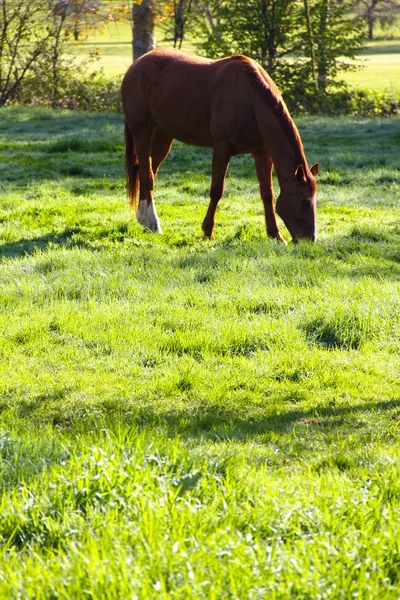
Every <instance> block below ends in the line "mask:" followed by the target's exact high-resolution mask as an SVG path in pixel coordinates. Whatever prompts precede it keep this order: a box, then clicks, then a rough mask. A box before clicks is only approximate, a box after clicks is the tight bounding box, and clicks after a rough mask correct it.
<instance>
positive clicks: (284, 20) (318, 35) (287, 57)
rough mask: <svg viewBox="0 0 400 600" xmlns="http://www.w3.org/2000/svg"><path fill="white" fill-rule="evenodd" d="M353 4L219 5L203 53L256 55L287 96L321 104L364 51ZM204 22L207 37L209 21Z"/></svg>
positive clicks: (235, 0) (237, 1)
mask: <svg viewBox="0 0 400 600" xmlns="http://www.w3.org/2000/svg"><path fill="white" fill-rule="evenodd" d="M353 4H354V2H351V1H346V2H343V3H335V2H330V0H314V1H313V2H308V3H304V2H298V1H294V0H273V1H271V2H264V0H251V1H250V2H248V1H246V2H244V1H242V0H231V1H229V2H222V3H218V4H217V5H216V7H215V9H214V20H215V22H216V23H217V25H215V26H214V27H213V30H212V32H211V35H209V36H208V37H207V38H205V39H204V41H202V42H200V48H201V49H202V51H203V52H204V53H205V54H207V55H208V56H213V57H219V56H223V55H226V54H230V53H242V54H246V55H248V56H251V57H252V58H254V59H256V60H257V61H259V62H260V63H261V64H262V65H263V66H264V67H265V68H266V69H267V71H268V72H269V74H270V75H271V76H272V77H273V79H274V80H275V81H276V83H277V84H278V86H279V87H280V88H281V89H282V90H283V92H284V93H286V96H287V97H290V98H294V97H295V96H296V95H299V94H300V95H304V94H306V95H310V94H311V95H313V96H314V97H315V100H316V102H322V100H323V98H324V97H325V96H326V94H327V92H328V91H331V90H332V89H333V88H334V86H335V85H338V83H340V82H339V81H338V74H339V73H340V71H343V70H348V69H350V68H352V67H351V63H350V61H351V60H352V59H354V57H355V56H356V55H357V54H358V53H359V52H360V50H361V48H362V29H361V25H360V21H359V20H355V19H350V18H349V10H350V8H351V6H352V5H353ZM199 23H200V24H202V25H203V33H204V23H205V22H204V20H200V21H199ZM315 57H317V60H316V59H315Z"/></svg>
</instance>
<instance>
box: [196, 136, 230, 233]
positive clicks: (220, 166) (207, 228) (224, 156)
mask: <svg viewBox="0 0 400 600" xmlns="http://www.w3.org/2000/svg"><path fill="white" fill-rule="evenodd" d="M230 158H231V151H230V147H229V146H228V145H227V144H220V145H218V146H214V149H213V156H212V177H211V188H210V198H211V199H210V204H209V205H208V209H207V213H206V216H205V218H204V221H203V225H202V229H203V233H204V236H205V237H207V238H212V237H213V231H214V223H215V211H216V210H217V206H218V202H219V201H220V198H221V196H222V194H223V193H224V183H225V175H226V171H227V169H228V166H229V161H230Z"/></svg>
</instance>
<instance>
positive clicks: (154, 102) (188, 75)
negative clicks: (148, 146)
mask: <svg viewBox="0 0 400 600" xmlns="http://www.w3.org/2000/svg"><path fill="white" fill-rule="evenodd" d="M250 63H252V61H250V60H249V59H247V58H245V57H242V56H236V57H228V58H226V59H221V60H217V61H213V60H209V59H201V58H197V57H191V56H187V55H185V54H184V53H181V52H177V51H171V50H154V51H152V52H149V53H148V54H146V55H144V56H143V57H142V58H140V59H139V60H137V61H135V63H133V65H132V66H131V67H130V69H129V70H128V72H127V74H126V75H125V78H124V80H123V83H122V100H123V106H124V113H125V117H126V119H127V121H128V123H129V125H130V127H131V129H133V130H136V129H138V128H140V127H141V126H142V124H143V123H144V122H146V121H147V122H149V120H151V121H152V122H153V123H154V125H155V126H157V127H159V128H160V129H162V130H163V131H165V133H167V134H168V135H170V137H171V138H176V139H178V140H181V141H183V142H186V143H189V144H194V145H199V146H208V147H212V146H213V145H214V144H215V143H216V142H218V140H219V139H222V138H224V139H226V138H229V136H232V135H234V137H237V138H240V139H241V140H242V142H243V139H244V137H246V135H247V137H254V135H256V129H257V124H256V120H255V118H254V114H253V110H252V96H253V94H252V86H251V83H250V82H249V76H248V70H249V67H250V68H251V64H250ZM253 130H254V131H253ZM233 132H235V134H233ZM239 132H240V133H239ZM246 132H247V133H246ZM249 134H251V135H250V136H249ZM243 136H244V137H243ZM249 141H250V140H249ZM232 143H234V140H232ZM245 145H246V144H245ZM241 150H242V149H239V150H238V151H241ZM243 150H245V149H244V148H243Z"/></svg>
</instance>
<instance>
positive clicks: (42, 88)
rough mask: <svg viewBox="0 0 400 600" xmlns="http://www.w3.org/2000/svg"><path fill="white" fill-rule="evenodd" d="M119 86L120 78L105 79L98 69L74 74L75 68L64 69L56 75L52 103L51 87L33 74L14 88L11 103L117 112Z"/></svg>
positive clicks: (119, 98)
mask: <svg viewBox="0 0 400 600" xmlns="http://www.w3.org/2000/svg"><path fill="white" fill-rule="evenodd" d="M120 85H121V78H118V79H109V78H107V77H105V76H104V73H103V72H102V71H100V72H98V73H87V74H84V75H80V76H79V77H78V76H77V73H76V70H75V69H71V70H65V71H64V72H62V73H61V74H60V78H59V81H58V86H57V101H56V103H55V102H54V93H53V89H52V88H51V87H50V86H49V85H47V82H46V80H45V79H40V80H39V81H38V78H37V77H30V78H27V79H26V80H25V81H24V85H23V86H21V87H20V88H19V89H18V93H17V94H16V96H15V98H14V99H13V101H12V104H26V105H29V106H45V107H48V108H55V107H57V108H68V109H71V110H85V111H93V112H99V111H110V112H121V110H122V105H121V96H120ZM10 104H11V102H10Z"/></svg>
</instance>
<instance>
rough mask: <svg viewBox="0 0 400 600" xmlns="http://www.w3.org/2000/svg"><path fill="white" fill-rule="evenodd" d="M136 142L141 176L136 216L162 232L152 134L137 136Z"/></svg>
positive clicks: (153, 229)
mask: <svg viewBox="0 0 400 600" xmlns="http://www.w3.org/2000/svg"><path fill="white" fill-rule="evenodd" d="M135 144H136V153H137V156H138V160H139V178H140V192H139V207H138V211H137V213H136V218H137V220H138V221H139V223H141V225H143V227H146V228H148V229H150V230H151V231H152V232H153V233H162V230H161V226H160V221H159V218H158V216H157V211H156V207H155V204H154V200H153V184H154V174H153V169H152V165H151V157H150V151H151V136H149V135H146V136H143V137H139V138H136V140H135Z"/></svg>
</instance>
